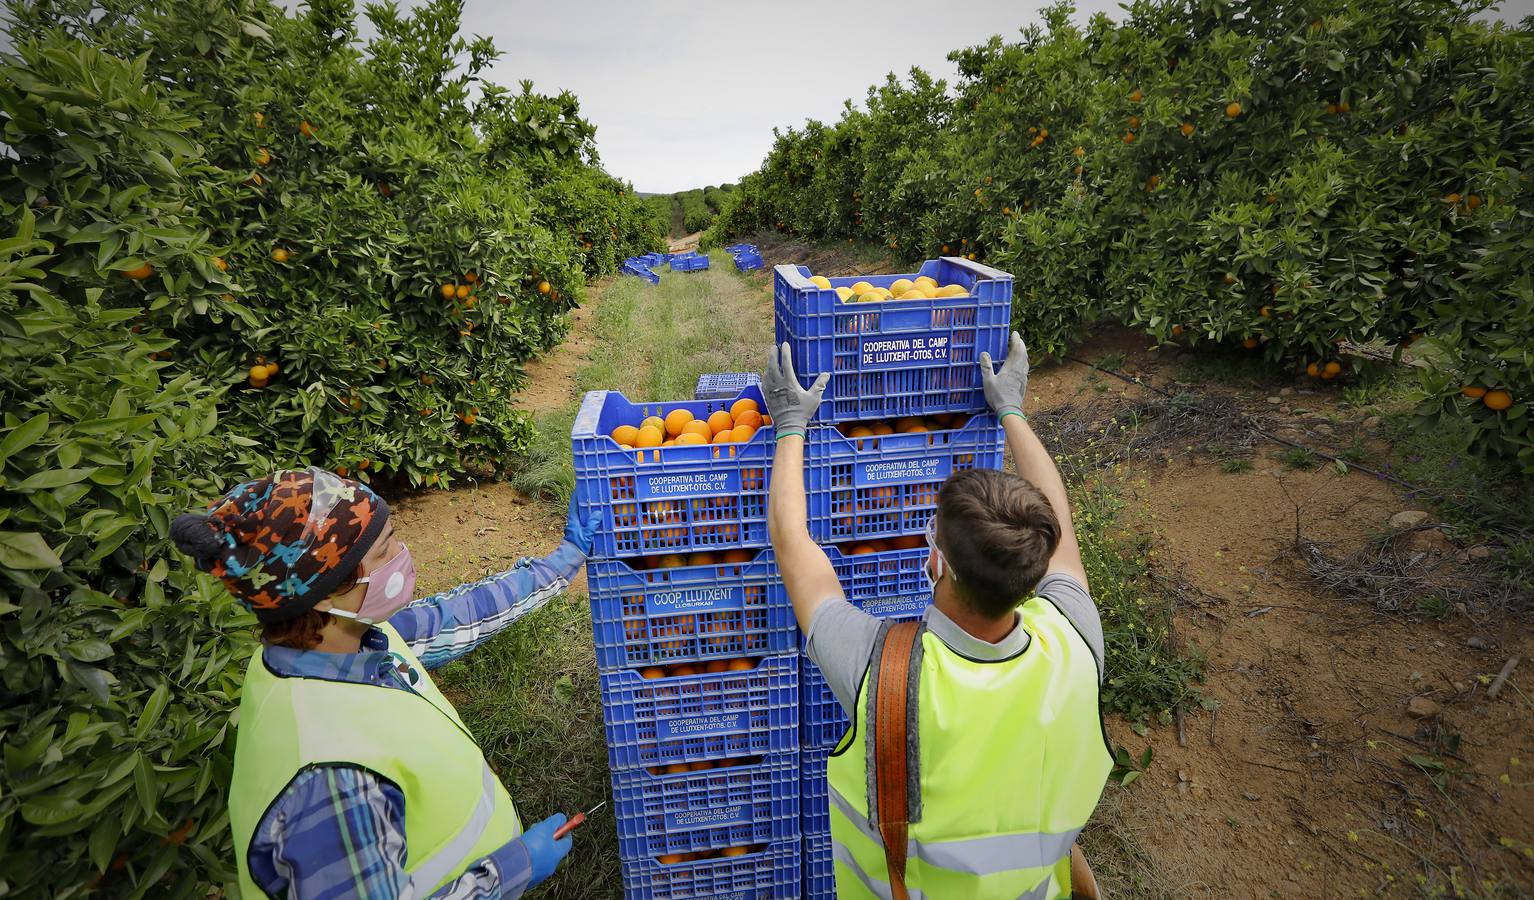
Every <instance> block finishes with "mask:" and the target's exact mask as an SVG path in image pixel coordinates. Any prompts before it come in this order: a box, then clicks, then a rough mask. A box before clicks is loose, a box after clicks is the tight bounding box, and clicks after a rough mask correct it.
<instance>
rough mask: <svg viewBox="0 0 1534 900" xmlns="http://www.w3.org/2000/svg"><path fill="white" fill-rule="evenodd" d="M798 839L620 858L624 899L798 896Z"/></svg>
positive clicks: (721, 899) (726, 899) (731, 899)
mask: <svg viewBox="0 0 1534 900" xmlns="http://www.w3.org/2000/svg"><path fill="white" fill-rule="evenodd" d="M799 849H800V847H799V837H798V836H797V835H795V836H794V837H793V838H790V839H788V840H782V841H774V842H772V843H770V844H755V845H750V846H736V847H727V848H725V849H724V850H721V851H718V852H717V854H711V855H708V856H706V857H702V858H694V859H688V858H687V857H688V854H667V855H665V856H662V857H660V858H658V859H656V858H651V857H642V858H638V859H635V858H631V857H624V858H623V861H622V868H623V896H624V900H683V898H687V900H697V898H702V897H708V898H714V900H735V898H739V900H753V898H758V900H767V898H779V897H785V898H793V897H798V896H799V892H800V887H801V886H800V883H799V878H800V876H799Z"/></svg>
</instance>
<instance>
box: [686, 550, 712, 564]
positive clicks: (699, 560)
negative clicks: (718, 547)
mask: <svg viewBox="0 0 1534 900" xmlns="http://www.w3.org/2000/svg"><path fill="white" fill-rule="evenodd" d="M687 564H688V565H689V566H716V565H718V564H719V563H718V561H717V560H715V559H714V554H712V553H694V554H693V555H692V558H691V559H689V560H688V561H687Z"/></svg>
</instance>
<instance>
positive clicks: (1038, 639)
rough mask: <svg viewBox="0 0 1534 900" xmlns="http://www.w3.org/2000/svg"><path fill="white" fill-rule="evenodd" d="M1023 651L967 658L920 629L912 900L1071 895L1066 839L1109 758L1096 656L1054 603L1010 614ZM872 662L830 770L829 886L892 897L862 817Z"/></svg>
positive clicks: (880, 849)
mask: <svg viewBox="0 0 1534 900" xmlns="http://www.w3.org/2000/svg"><path fill="white" fill-rule="evenodd" d="M1019 612H1020V614H1021V615H1022V627H1023V628H1024V629H1026V630H1027V632H1028V635H1029V641H1028V646H1027V649H1025V650H1023V651H1022V652H1021V653H1019V654H1017V655H1015V656H1013V657H1011V658H1009V659H1004V660H988V661H982V660H976V659H970V658H968V657H966V656H963V655H962V654H960V653H958V652H957V651H955V650H954V649H953V648H951V647H949V646H948V645H947V644H945V643H943V641H942V640H940V639H939V638H938V637H937V636H936V635H934V634H932V633H931V632H929V631H927V630H925V628H923V631H922V634H921V640H920V642H919V645H918V647H917V648H916V650H915V652H913V653H912V666H913V667H919V670H920V674H919V682H918V683H919V689H918V691H917V694H918V698H917V704H918V709H917V710H916V712H915V715H914V716H910V717H909V721H911V722H913V723H916V726H917V728H918V731H917V733H916V735H915V741H914V746H913V747H912V754H911V755H912V758H911V760H910V765H911V768H912V771H913V772H914V773H915V774H914V775H913V784H919V788H920V789H919V791H913V798H912V799H913V801H914V802H913V803H912V807H913V809H912V812H914V815H912V816H910V817H909V818H910V819H911V823H910V825H909V827H908V833H907V836H908V845H907V863H906V878H905V881H906V887H907V889H908V892H909V895H910V897H911V898H912V900H917V898H923V897H925V898H940V900H947V898H953V897H963V898H966V900H991V898H995V900H1002V898H1005V900H1017V898H1020V897H1022V898H1036V900H1046V898H1048V900H1053V898H1057V897H1069V896H1070V893H1071V878H1070V867H1071V845H1072V844H1073V843H1075V840H1076V837H1077V835H1078V834H1080V833H1081V829H1082V828H1083V827H1085V825H1086V823H1087V820H1088V819H1089V818H1090V817H1091V815H1092V810H1093V809H1094V808H1095V807H1096V806H1097V801H1098V799H1099V798H1100V797H1101V796H1102V791H1103V786H1104V785H1105V784H1106V783H1107V780H1108V773H1109V772H1110V771H1112V769H1113V754H1112V751H1111V750H1110V749H1109V748H1108V740H1107V734H1106V732H1105V731H1104V729H1103V723H1102V716H1101V712H1100V709H1099V703H1098V675H1097V663H1096V662H1095V661H1094V659H1093V657H1092V651H1091V649H1090V648H1089V647H1088V646H1087V643H1086V641H1085V640H1083V639H1082V637H1081V635H1080V634H1079V633H1078V632H1077V631H1076V629H1075V628H1074V626H1072V625H1071V622H1070V620H1069V619H1068V618H1066V616H1065V615H1064V614H1063V613H1061V612H1060V611H1059V610H1058V609H1056V608H1055V607H1054V605H1053V604H1051V603H1049V602H1048V601H1047V600H1044V599H1041V598H1037V597H1035V598H1032V599H1030V600H1029V601H1028V602H1027V603H1026V604H1024V605H1023V607H1022V608H1021V609H1020V610H1019ZM881 649H882V638H881V640H880V643H879V645H878V646H876V647H875V651H874V657H873V658H874V662H873V664H872V665H871V666H870V667H869V672H868V674H865V675H864V678H863V684H862V685H861V686H860V687H859V688H858V698H857V706H856V709H857V711H858V714H857V715H855V716H852V725H851V727H850V728H849V729H848V731H847V734H846V735H845V736H844V737H843V738H842V740H841V742H840V743H839V744H838V745H837V747H836V749H835V750H834V751H832V754H831V757H830V760H829V763H828V766H827V769H828V782H829V788H830V803H831V839H832V846H833V853H834V856H835V864H836V894H837V896H838V897H839V898H842V900H848V898H864V897H879V898H889V897H890V896H891V892H890V884H889V873H888V869H887V868H886V864H885V858H884V844H883V841H882V839H881V838H880V835H879V829H878V826H877V823H875V822H873V821H871V817H870V814H869V810H870V806H875V807H876V805H875V804H870V802H869V798H870V797H871V796H873V795H874V794H875V790H874V782H873V771H874V764H873V759H874V758H873V756H872V755H871V744H872V742H871V741H869V740H868V735H869V733H870V728H869V725H868V723H869V722H870V721H872V720H871V719H870V712H871V710H870V706H871V702H870V698H871V697H872V696H873V695H874V692H875V688H874V687H873V686H871V685H870V682H871V681H873V680H874V679H875V678H877V677H878V673H877V671H876V670H877V669H878V664H879V658H880V650H881Z"/></svg>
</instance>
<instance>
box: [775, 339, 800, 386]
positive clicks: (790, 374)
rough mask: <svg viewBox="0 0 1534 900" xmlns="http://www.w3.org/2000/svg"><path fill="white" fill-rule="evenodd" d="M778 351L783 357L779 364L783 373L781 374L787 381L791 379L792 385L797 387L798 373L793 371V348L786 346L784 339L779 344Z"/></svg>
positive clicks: (786, 342)
mask: <svg viewBox="0 0 1534 900" xmlns="http://www.w3.org/2000/svg"><path fill="white" fill-rule="evenodd" d="M778 352H779V353H780V354H781V355H782V357H783V364H782V366H781V371H782V373H783V376H784V377H785V378H787V379H788V380H789V381H792V382H793V383H794V387H798V386H799V375H798V373H797V372H795V371H794V351H793V348H791V347H789V346H788V341H784V342H783V344H782V346H780V347H779V348H778Z"/></svg>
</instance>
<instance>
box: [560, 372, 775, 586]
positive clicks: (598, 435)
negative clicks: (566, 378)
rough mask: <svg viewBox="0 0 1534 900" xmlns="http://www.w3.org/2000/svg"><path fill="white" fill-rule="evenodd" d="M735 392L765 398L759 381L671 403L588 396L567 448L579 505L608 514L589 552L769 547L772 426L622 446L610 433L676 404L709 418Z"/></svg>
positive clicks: (600, 555) (623, 554) (620, 554)
mask: <svg viewBox="0 0 1534 900" xmlns="http://www.w3.org/2000/svg"><path fill="white" fill-rule="evenodd" d="M740 397H749V398H751V399H753V400H755V401H756V402H757V403H758V404H761V403H762V392H761V389H760V388H758V387H756V386H752V387H748V388H746V389H745V390H743V391H741V392H740V394H739V395H737V397H736V398H727V399H721V400H685V401H677V402H675V403H634V402H631V401H629V400H628V399H627V398H625V397H624V396H623V395H622V394H620V393H618V392H616V391H592V392H591V393H589V394H587V395H586V398H585V400H584V401H583V402H582V403H581V409H580V412H579V413H577V414H576V417H575V425H574V427H572V428H571V430H570V446H571V451H572V453H573V456H574V462H575V497H576V502H577V504H578V505H579V507H580V509H581V511H582V512H583V513H585V512H590V511H591V510H593V509H600V510H604V511H605V513H604V519H603V522H602V525H601V527H600V528H599V529H598V530H597V535H596V539H595V543H594V546H593V547H592V552H591V554H590V555H591V558H593V559H614V558H629V557H634V556H644V555H648V554H662V553H691V552H694V551H699V550H719V549H725V548H731V547H745V548H755V547H765V546H767V544H768V538H767V483H768V477H769V475H770V473H771V465H772V454H773V448H774V443H773V433H772V429H771V428H762V429H758V430H757V432H756V434H754V435H752V437H751V440H749V441H747V442H745V443H742V444H709V445H704V446H673V447H665V448H658V447H657V448H650V449H633V450H624V449H623V448H622V447H620V446H618V443H617V442H616V441H614V440H613V439H612V438H611V437H610V435H611V434H612V431H613V429H614V428H617V427H618V426H619V425H636V426H637V425H638V424H639V423H640V422H641V421H642V420H643V419H644V418H645V417H646V416H651V415H658V416H661V417H663V418H664V417H665V415H666V413H668V412H670V411H672V410H675V409H686V410H689V411H690V412H692V414H693V415H694V416H696V417H697V418H700V419H706V418H708V416H709V414H710V413H713V412H716V411H718V410H721V409H723V410H727V409H729V408H730V405H731V403H732V402H733V400H735V399H738V398H740Z"/></svg>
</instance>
